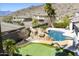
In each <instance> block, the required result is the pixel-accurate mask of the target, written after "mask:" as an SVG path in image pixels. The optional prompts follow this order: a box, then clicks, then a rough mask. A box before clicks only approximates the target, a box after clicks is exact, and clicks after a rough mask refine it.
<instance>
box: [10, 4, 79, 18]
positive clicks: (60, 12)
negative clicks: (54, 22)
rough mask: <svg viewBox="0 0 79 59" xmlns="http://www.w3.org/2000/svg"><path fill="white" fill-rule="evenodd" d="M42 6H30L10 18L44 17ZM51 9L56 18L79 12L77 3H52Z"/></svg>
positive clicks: (14, 13)
mask: <svg viewBox="0 0 79 59" xmlns="http://www.w3.org/2000/svg"><path fill="white" fill-rule="evenodd" d="M43 7H44V5H40V6H32V7H30V8H24V9H21V10H18V11H16V12H13V13H12V14H10V15H12V16H26V17H27V16H29V17H31V16H33V15H46V13H45V11H44V8H43ZM52 7H54V8H55V12H56V16H57V17H61V16H64V15H72V14H73V13H75V12H79V4H77V3H53V4H52Z"/></svg>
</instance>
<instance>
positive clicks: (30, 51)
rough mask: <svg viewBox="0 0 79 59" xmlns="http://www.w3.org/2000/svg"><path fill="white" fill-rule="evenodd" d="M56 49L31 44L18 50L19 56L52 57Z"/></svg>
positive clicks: (44, 45)
mask: <svg viewBox="0 0 79 59" xmlns="http://www.w3.org/2000/svg"><path fill="white" fill-rule="evenodd" d="M55 53H56V49H55V48H54V47H51V46H49V45H46V44H38V43H31V44H28V45H25V46H22V47H20V48H19V54H22V55H23V56H24V55H32V56H52V55H55Z"/></svg>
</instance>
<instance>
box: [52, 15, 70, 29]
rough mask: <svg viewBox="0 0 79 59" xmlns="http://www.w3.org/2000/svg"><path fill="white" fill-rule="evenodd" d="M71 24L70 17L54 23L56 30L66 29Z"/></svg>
mask: <svg viewBox="0 0 79 59" xmlns="http://www.w3.org/2000/svg"><path fill="white" fill-rule="evenodd" d="M69 23H70V19H69V16H65V17H63V19H61V21H60V20H57V22H54V23H53V25H54V27H56V28H66V27H67V26H69Z"/></svg>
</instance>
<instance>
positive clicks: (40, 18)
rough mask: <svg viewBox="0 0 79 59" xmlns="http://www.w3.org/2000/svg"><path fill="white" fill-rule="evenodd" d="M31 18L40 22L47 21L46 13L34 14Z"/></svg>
mask: <svg viewBox="0 0 79 59" xmlns="http://www.w3.org/2000/svg"><path fill="white" fill-rule="evenodd" d="M33 18H35V19H37V20H38V21H39V23H40V24H44V23H48V16H47V15H45V14H44V15H43V14H42V15H40V14H38V15H34V16H33Z"/></svg>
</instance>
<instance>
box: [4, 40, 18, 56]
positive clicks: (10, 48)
mask: <svg viewBox="0 0 79 59" xmlns="http://www.w3.org/2000/svg"><path fill="white" fill-rule="evenodd" d="M3 47H4V48H5V51H6V52H7V53H8V55H10V56H12V55H13V54H14V53H15V52H18V50H17V47H16V45H15V41H14V40H12V39H7V40H4V41H3Z"/></svg>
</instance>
